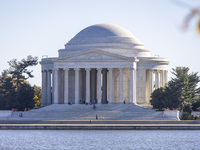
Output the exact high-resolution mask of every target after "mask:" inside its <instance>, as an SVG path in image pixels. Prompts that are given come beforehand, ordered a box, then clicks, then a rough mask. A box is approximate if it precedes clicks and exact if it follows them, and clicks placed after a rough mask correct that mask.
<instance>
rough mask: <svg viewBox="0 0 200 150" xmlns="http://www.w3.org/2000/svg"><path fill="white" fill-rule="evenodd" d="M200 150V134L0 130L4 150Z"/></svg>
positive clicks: (197, 132) (157, 131)
mask: <svg viewBox="0 0 200 150" xmlns="http://www.w3.org/2000/svg"><path fill="white" fill-rule="evenodd" d="M31 149H33V150H46V149H47V150H54V149H55V150H59V149H67V150H68V149H75V150H92V149H94V150H104V149H108V150H120V149H124V150H129V149H131V150H132V149H136V150H146V149H149V150H150V149H157V150H171V149H173V150H200V131H193V130H177V131H174V130H170V131H169V130H167V131H165V130H161V131H159V130H153V131H151V130H150V131H146V130H143V131H124V130H119V131H118V130H114V131H110V130H109V131H99V130H95V131H85V130H84V131H83V130H81V131H79V130H70V131H68V130H0V150H31Z"/></svg>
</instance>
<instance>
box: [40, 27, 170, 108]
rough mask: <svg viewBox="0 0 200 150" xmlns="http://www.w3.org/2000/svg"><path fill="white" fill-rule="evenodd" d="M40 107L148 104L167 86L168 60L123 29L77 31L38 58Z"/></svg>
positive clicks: (105, 28) (100, 28) (89, 28)
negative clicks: (54, 50) (54, 53)
mask: <svg viewBox="0 0 200 150" xmlns="http://www.w3.org/2000/svg"><path fill="white" fill-rule="evenodd" d="M40 64H41V65H42V105H43V106H46V105H50V104H67V103H71V104H85V103H90V102H91V103H94V102H95V103H97V104H101V103H103V104H104V103H114V104H118V103H124V102H125V103H126V104H128V103H135V104H148V103H149V100H150V95H151V93H152V92H153V90H155V89H156V88H159V87H163V86H165V84H166V83H167V75H168V65H169V61H168V60H167V59H165V58H160V57H151V53H150V51H149V50H147V49H145V48H144V46H143V44H142V43H141V42H140V41H139V40H138V39H136V38H135V37H134V36H133V35H132V34H131V33H130V32H129V31H127V30H126V29H124V28H122V27H119V26H116V25H110V24H97V25H93V26H89V27H87V28H85V29H83V30H81V31H80V32H79V33H78V34H77V35H75V37H74V38H72V39H71V40H70V41H69V42H68V43H67V44H66V45H65V49H60V50H59V57H53V58H43V59H42V60H41V62H40Z"/></svg>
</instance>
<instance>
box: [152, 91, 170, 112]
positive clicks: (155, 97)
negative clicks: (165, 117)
mask: <svg viewBox="0 0 200 150" xmlns="http://www.w3.org/2000/svg"><path fill="white" fill-rule="evenodd" d="M164 90H165V89H164V88H158V89H156V90H155V91H154V92H153V93H152V95H151V100H150V103H151V105H152V106H153V108H154V109H159V110H162V109H163V108H165V102H166V100H165V99H166V96H165V91H164Z"/></svg>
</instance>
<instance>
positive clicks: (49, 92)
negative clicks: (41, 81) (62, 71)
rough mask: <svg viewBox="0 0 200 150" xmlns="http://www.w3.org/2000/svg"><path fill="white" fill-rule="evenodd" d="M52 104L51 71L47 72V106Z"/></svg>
mask: <svg viewBox="0 0 200 150" xmlns="http://www.w3.org/2000/svg"><path fill="white" fill-rule="evenodd" d="M50 104H51V70H48V71H47V105H50Z"/></svg>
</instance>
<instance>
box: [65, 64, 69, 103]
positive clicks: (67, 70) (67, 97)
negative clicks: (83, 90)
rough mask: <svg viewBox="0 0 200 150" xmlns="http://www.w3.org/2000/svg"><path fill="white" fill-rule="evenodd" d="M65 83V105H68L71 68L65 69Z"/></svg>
mask: <svg viewBox="0 0 200 150" xmlns="http://www.w3.org/2000/svg"><path fill="white" fill-rule="evenodd" d="M64 81H65V83H64V104H67V103H68V99H69V68H65V80H64Z"/></svg>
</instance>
